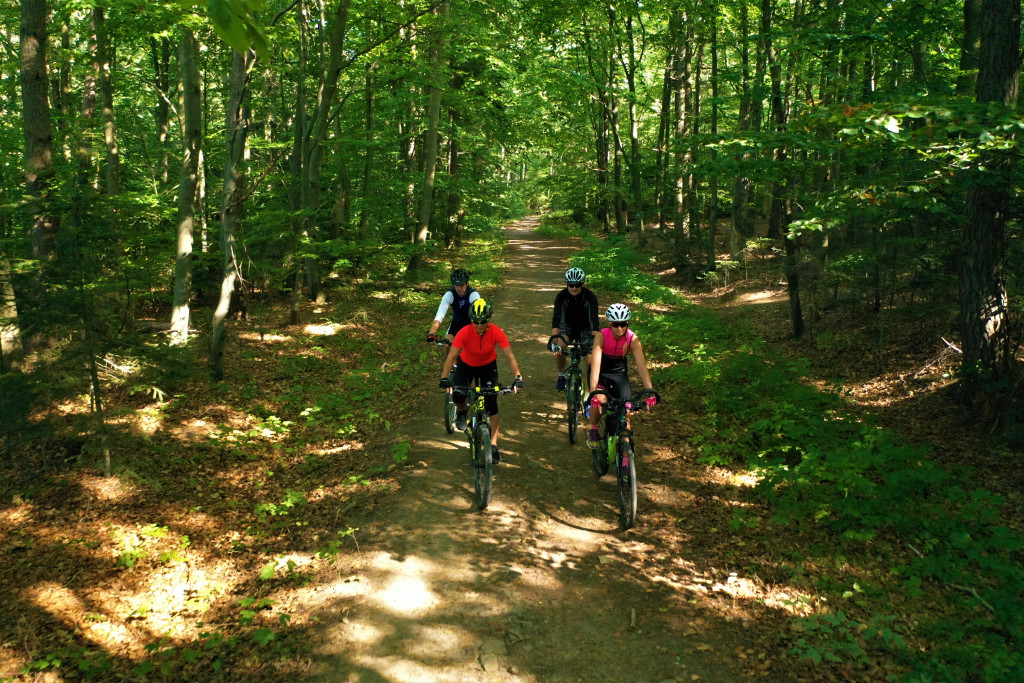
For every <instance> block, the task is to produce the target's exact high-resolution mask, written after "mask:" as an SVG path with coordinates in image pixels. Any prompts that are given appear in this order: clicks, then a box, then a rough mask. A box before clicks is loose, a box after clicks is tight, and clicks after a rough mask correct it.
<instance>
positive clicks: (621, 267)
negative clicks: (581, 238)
mask: <svg viewBox="0 0 1024 683" xmlns="http://www.w3.org/2000/svg"><path fill="white" fill-rule="evenodd" d="M588 243H589V244H588V245H587V246H586V247H585V248H583V249H581V250H579V251H577V252H576V253H575V254H574V255H573V256H572V257H571V258H570V259H569V265H570V266H576V267H578V268H582V269H583V272H585V273H586V274H587V284H588V285H589V286H591V287H592V288H594V289H599V290H601V291H605V292H617V293H619V294H621V295H624V296H626V297H627V298H628V299H629V300H631V301H632V300H635V301H643V302H645V303H659V302H668V301H673V300H674V299H675V294H674V293H673V292H672V290H671V289H669V288H668V287H665V286H664V285H660V284H658V283H657V281H656V280H655V279H654V278H653V277H652V276H651V275H650V274H649V273H645V272H643V270H642V269H641V267H640V266H641V265H642V264H643V263H644V262H645V260H649V259H645V257H643V256H641V255H640V254H639V253H638V252H637V251H636V250H635V249H633V248H632V247H631V245H630V244H629V242H628V241H627V240H626V239H625V238H623V237H621V236H619V235H613V236H610V237H608V238H606V239H604V240H598V239H596V238H590V239H589V240H588ZM608 303H612V302H610V301H609V302H608Z"/></svg>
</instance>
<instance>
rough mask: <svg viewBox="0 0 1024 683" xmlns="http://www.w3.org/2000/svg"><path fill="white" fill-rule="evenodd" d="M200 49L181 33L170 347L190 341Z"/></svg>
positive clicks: (187, 32) (199, 128) (185, 32)
mask: <svg viewBox="0 0 1024 683" xmlns="http://www.w3.org/2000/svg"><path fill="white" fill-rule="evenodd" d="M198 56H199V46H198V44H197V42H196V37H195V34H193V33H192V30H191V29H187V28H182V29H181V42H180V43H179V45H178V61H179V64H180V66H181V85H182V95H181V112H182V148H183V155H182V162H181V182H180V184H179V186H178V216H177V223H178V227H177V247H176V250H175V260H174V301H173V308H172V311H171V329H170V336H171V343H172V344H184V343H186V342H187V341H188V327H189V300H190V299H191V298H192V238H193V230H194V226H195V213H196V187H197V185H198V183H199V151H200V148H201V145H202V134H203V131H202V101H201V99H200V91H199V68H198V64H197V60H198Z"/></svg>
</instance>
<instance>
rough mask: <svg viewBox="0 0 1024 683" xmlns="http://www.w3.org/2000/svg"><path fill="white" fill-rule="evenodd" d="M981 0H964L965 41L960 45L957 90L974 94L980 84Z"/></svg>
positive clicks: (966, 93)
mask: <svg viewBox="0 0 1024 683" xmlns="http://www.w3.org/2000/svg"><path fill="white" fill-rule="evenodd" d="M981 2H982V0H964V42H963V44H962V45H961V46H960V75H959V76H957V79H956V91H957V92H958V93H960V94H961V95H970V94H972V93H973V92H974V91H975V89H976V88H977V86H978V53H979V52H980V51H981Z"/></svg>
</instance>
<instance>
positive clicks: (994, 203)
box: [960, 0, 1021, 402]
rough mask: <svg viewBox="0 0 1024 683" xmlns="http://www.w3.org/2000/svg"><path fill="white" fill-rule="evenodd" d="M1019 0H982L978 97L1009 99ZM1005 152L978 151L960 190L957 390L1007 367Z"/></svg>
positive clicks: (1008, 186) (972, 388) (1008, 161)
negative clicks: (963, 202) (969, 181)
mask: <svg viewBox="0 0 1024 683" xmlns="http://www.w3.org/2000/svg"><path fill="white" fill-rule="evenodd" d="M1020 6H1021V1H1020V0H984V3H983V5H982V12H981V15H982V26H981V52H980V54H979V57H980V59H979V64H978V89H977V98H978V102H998V103H1001V104H1004V105H1006V106H1010V107H1012V106H1014V105H1015V104H1016V102H1017V82H1018V77H1019V72H1020V62H1019V48H1018V42H1019V40H1020V28H1021V19H1020ZM1013 165H1014V161H1013V157H1012V156H1011V155H1010V154H1008V153H1006V152H999V151H988V152H982V154H981V155H980V158H979V159H978V162H977V164H976V168H977V169H978V170H977V171H976V172H975V174H974V175H975V178H974V185H973V186H972V187H971V189H970V191H969V192H968V194H967V222H966V225H965V226H964V232H963V237H962V241H961V246H960V331H961V335H962V340H961V341H962V345H963V355H964V359H963V363H964V370H965V380H964V386H963V388H964V397H965V399H967V400H968V401H975V402H976V401H977V399H976V394H977V392H978V390H979V389H981V388H983V385H984V384H985V383H986V382H988V381H997V380H999V379H1001V378H1003V377H1005V376H1006V375H1007V374H1008V372H1009V370H1010V363H1011V361H1012V354H1011V352H1010V336H1009V310H1008V298H1007V292H1006V277H1005V273H1004V271H1003V268H1004V262H1005V255H1006V254H1005V250H1006V220H1007V210H1008V209H1009V206H1010V199H1011V194H1012V192H1013V188H1014V185H1013V183H1012V181H1011V180H1010V172H1011V170H1012V169H1013Z"/></svg>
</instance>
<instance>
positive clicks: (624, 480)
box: [587, 389, 660, 529]
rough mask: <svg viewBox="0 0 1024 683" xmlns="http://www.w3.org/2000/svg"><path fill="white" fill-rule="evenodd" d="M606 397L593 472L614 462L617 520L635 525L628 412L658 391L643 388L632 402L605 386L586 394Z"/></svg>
mask: <svg viewBox="0 0 1024 683" xmlns="http://www.w3.org/2000/svg"><path fill="white" fill-rule="evenodd" d="M601 395H603V396H605V397H606V398H607V400H608V403H606V404H605V405H606V409H605V416H604V423H603V426H604V434H603V435H602V437H601V439H600V440H599V443H600V444H601V445H600V446H599V447H598V448H597V449H595V450H594V452H593V454H594V471H595V472H597V475H598V476H602V475H604V474H606V473H607V472H608V469H609V467H610V466H611V463H612V462H614V463H615V475H616V477H615V478H616V483H617V485H618V490H619V522H620V523H621V524H622V527H623V528H624V529H629V528H631V527H632V526H633V525H634V524H636V511H637V495H636V453H635V450H634V445H633V431H632V430H631V429H630V428H629V422H628V419H627V418H628V415H629V412H630V410H633V411H634V412H636V411H637V410H641V408H636V409H634V408H633V406H634V405H642V404H643V403H644V401H645V399H646V398H647V397H648V396H653V397H655V399H656V400H657V399H660V397H659V396H658V392H656V391H654V390H653V389H644V390H642V391H640V392H638V393H637V395H636V396H635V397H634V398H632V399H631V401H635V403H631V402H629V401H626V400H625V399H621V398H613V397H612V396H611V395H609V394H608V392H607V391H605V390H604V389H595V390H594V391H592V392H590V395H589V396H587V401H588V402H589V401H591V400H593V399H594V397H595V396H601Z"/></svg>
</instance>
